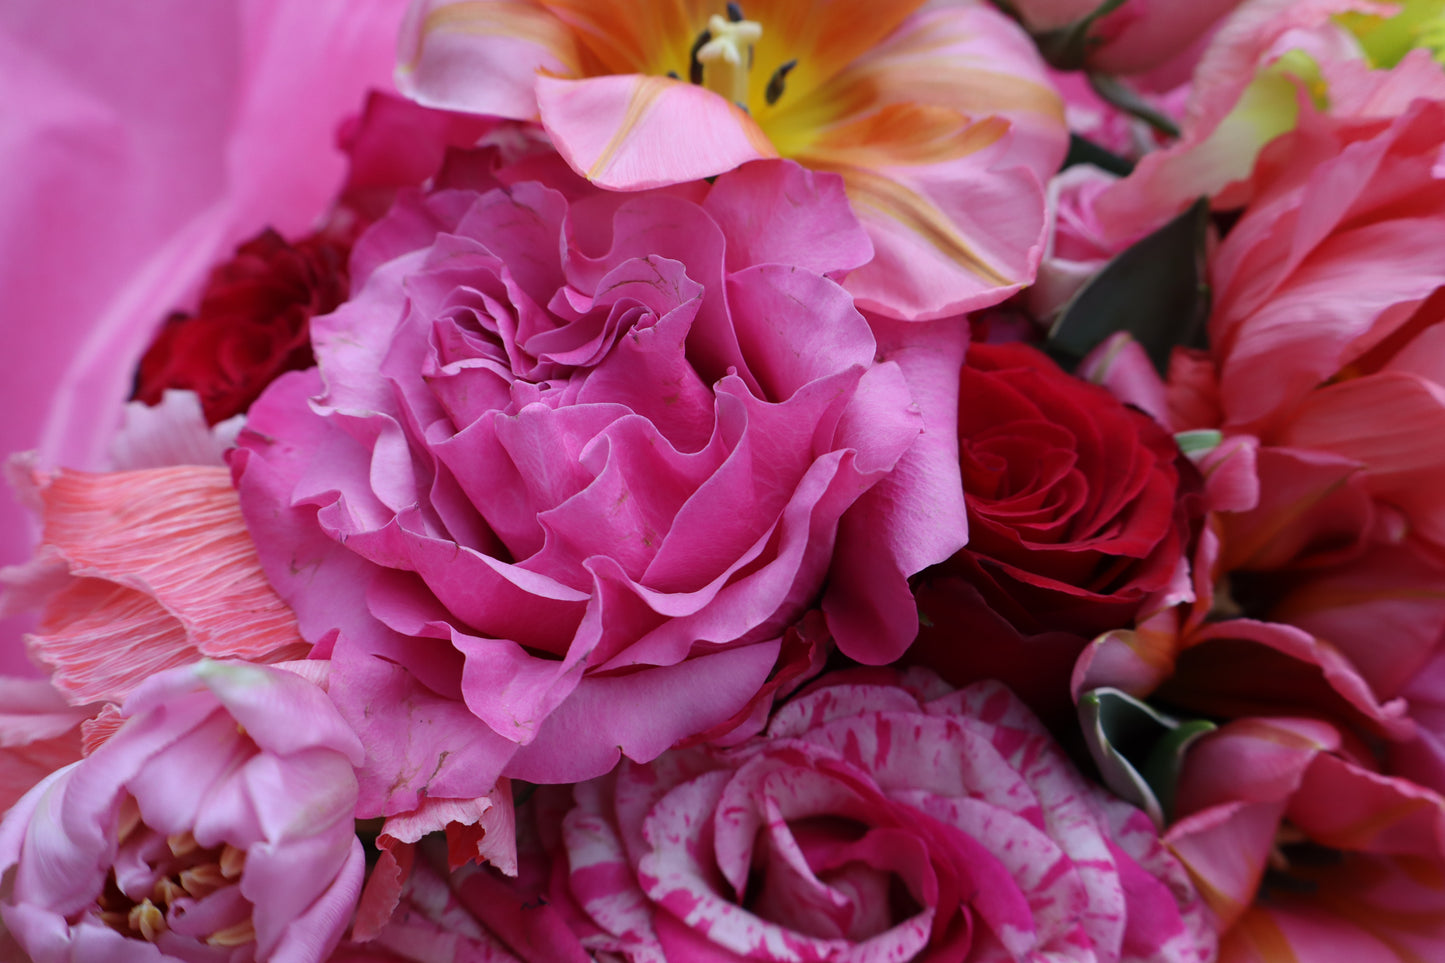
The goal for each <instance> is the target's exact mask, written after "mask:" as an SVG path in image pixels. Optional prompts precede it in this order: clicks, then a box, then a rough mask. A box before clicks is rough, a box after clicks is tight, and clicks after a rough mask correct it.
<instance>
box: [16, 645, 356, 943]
mask: <svg viewBox="0 0 1445 963" xmlns="http://www.w3.org/2000/svg"><path fill="white" fill-rule="evenodd" d="M122 715H123V716H124V717H125V721H124V724H123V725H121V726H120V727H119V728H118V729H117V731H116V732H115V733H114V735H112V736H111V737H110V738H109V740H107V741H106V742H105V743H104V744H103V745H102V746H101V747H100V748H98V749H97V750H95V752H93V753H92V754H91V755H89V756H87V757H86V758H85V759H84V760H82V761H80V762H79V763H77V764H75V765H73V766H69V767H66V768H64V769H61V770H59V771H57V772H55V773H54V774H52V775H51V776H49V777H48V778H47V779H46V780H45V781H44V782H42V783H41V784H40V785H38V786H37V787H35V788H34V789H33V790H31V791H30V792H29V793H28V794H27V795H26V796H25V797H24V798H23V799H22V800H21V801H20V802H19V803H17V804H16V805H15V806H14V808H12V809H11V810H10V811H9V812H8V813H7V814H6V816H5V818H4V821H3V822H0V874H3V875H4V876H5V877H6V880H7V884H6V887H5V890H4V894H3V896H0V920H3V921H4V928H5V930H7V931H8V932H9V934H10V936H11V938H13V939H14V941H15V942H16V943H17V944H19V946H20V947H21V949H22V950H23V951H24V952H25V953H26V954H28V956H29V958H30V959H33V960H34V961H36V963H59V961H62V960H64V961H68V963H90V961H94V963H113V961H141V960H149V961H171V960H174V961H185V963H209V961H211V960H215V959H217V954H218V951H219V952H220V953H223V954H225V955H224V956H222V957H221V958H223V959H229V960H238V961H239V960H247V961H249V960H256V961H268V960H275V961H282V960H285V961H294V963H305V961H321V960H324V959H326V957H327V954H328V953H329V952H330V950H331V948H332V947H333V946H335V945H336V942H337V940H339V939H340V937H341V934H342V930H343V929H344V928H345V926H346V924H347V921H348V919H349V918H350V915H351V911H352V908H353V906H354V905H355V902H356V897H357V893H358V891H359V889H360V886H361V877H362V873H363V870H364V863H365V859H364V856H363V854H362V848H361V843H360V841H359V840H358V839H357V838H356V835H355V831H354V828H353V814H354V811H355V807H356V785H357V784H356V777H355V775H354V774H353V767H354V766H356V765H358V764H359V763H360V762H361V759H362V748H361V744H360V742H359V741H358V740H357V738H356V736H355V735H354V734H353V733H352V732H351V730H350V729H349V728H348V727H347V726H346V724H345V723H344V722H343V721H342V720H341V718H340V717H339V716H338V715H337V713H336V710H335V709H334V708H333V707H332V706H331V703H330V702H329V701H328V699H327V698H326V695H325V694H324V693H323V692H322V691H321V690H320V689H317V688H316V687H314V686H313V685H311V684H310V683H309V682H306V681H304V680H303V679H301V678H299V677H297V676H295V675H292V674H290V673H288V672H284V671H281V670H277V669H271V668H267V667H264V666H255V665H249V664H246V663H239V662H235V663H226V662H202V663H197V664H194V665H190V666H185V667H182V668H179V669H174V670H171V671H169V672H164V673H161V674H159V675H156V676H153V677H152V678H151V679H150V680H149V681H147V682H146V683H145V685H143V686H142V687H141V688H139V689H137V690H136V691H135V693H133V694H132V695H131V697H130V698H129V699H128V700H127V701H126V703H125V707H124V709H123V710H122Z"/></svg>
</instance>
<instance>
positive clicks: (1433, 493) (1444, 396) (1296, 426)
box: [1282, 371, 1445, 546]
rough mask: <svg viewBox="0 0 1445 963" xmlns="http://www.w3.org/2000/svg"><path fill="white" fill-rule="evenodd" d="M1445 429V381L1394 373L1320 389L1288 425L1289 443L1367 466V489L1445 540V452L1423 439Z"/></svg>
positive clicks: (1424, 533)
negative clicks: (1444, 477) (1444, 482)
mask: <svg viewBox="0 0 1445 963" xmlns="http://www.w3.org/2000/svg"><path fill="white" fill-rule="evenodd" d="M1442 431H1445V387H1441V386H1440V385H1437V384H1433V383H1431V382H1429V381H1426V380H1425V379H1423V378H1419V377H1417V376H1414V375H1409V374H1404V373H1400V372H1393V371H1382V372H1380V373H1378V374H1374V375H1369V376H1367V377H1363V378H1356V379H1354V380H1352V381H1344V382H1341V383H1339V384H1335V385H1331V386H1329V387H1328V388H1324V389H1321V390H1320V391H1316V392H1314V393H1313V394H1312V395H1311V396H1310V398H1309V400H1308V401H1307V402H1306V403H1305V405H1304V407H1303V408H1302V409H1301V410H1300V413H1299V414H1298V415H1297V416H1296V417H1295V419H1294V420H1293V421H1292V422H1291V423H1290V424H1289V426H1288V427H1287V428H1286V429H1285V433H1284V437H1283V439H1282V440H1283V441H1284V443H1285V444H1287V445H1291V446H1298V447H1300V448H1307V449H1314V450H1316V451H1320V452H1325V453H1328V454H1331V455H1335V456H1338V457H1340V458H1348V459H1350V460H1352V461H1355V462H1358V463H1359V464H1360V465H1362V466H1363V472H1362V477H1363V480H1364V485H1365V487H1366V488H1367V489H1368V490H1369V491H1370V493H1371V494H1372V495H1374V496H1375V497H1376V498H1379V499H1381V500H1383V501H1385V502H1389V503H1391V504H1393V505H1395V506H1396V507H1397V508H1399V509H1400V510H1401V511H1403V512H1404V513H1405V514H1406V516H1407V517H1408V518H1409V520H1410V523H1411V527H1412V529H1413V530H1414V531H1415V532H1417V533H1418V534H1419V535H1420V537H1421V538H1423V539H1426V540H1427V541H1429V542H1431V543H1433V544H1435V545H1437V546H1441V545H1445V491H1442V490H1441V488H1440V486H1439V478H1440V476H1441V472H1442V471H1445V450H1442V449H1441V448H1440V447H1439V446H1436V445H1422V444H1420V439H1421V438H1422V437H1435V436H1438V435H1439V433H1440V432H1442Z"/></svg>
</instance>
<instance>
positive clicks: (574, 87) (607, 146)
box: [537, 74, 778, 191]
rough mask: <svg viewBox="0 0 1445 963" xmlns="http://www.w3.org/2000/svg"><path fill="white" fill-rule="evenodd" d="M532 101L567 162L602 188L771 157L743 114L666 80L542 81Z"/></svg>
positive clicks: (679, 178) (638, 186)
mask: <svg viewBox="0 0 1445 963" xmlns="http://www.w3.org/2000/svg"><path fill="white" fill-rule="evenodd" d="M537 101H538V104H539V105H540V107H541V114H542V124H543V126H545V127H546V128H547V132H548V133H549V134H551V135H552V139H553V141H554V142H555V143H556V145H557V150H558V151H559V152H560V153H561V154H562V156H563V157H564V158H566V160H567V163H569V164H571V165H572V169H573V170H575V171H577V172H578V173H579V174H581V175H583V176H584V177H586V178H587V179H588V180H591V181H592V182H594V183H596V184H598V185H599V186H601V187H605V188H607V189H609V190H621V191H635V190H643V189H645V188H649V187H662V186H665V185H668V184H679V183H684V182H686V181H693V180H697V179H699V178H702V177H711V176H713V175H714V174H721V173H723V172H724V171H729V170H732V169H733V168H734V167H737V166H738V165H739V164H742V163H745V162H747V161H750V160H757V159H759V158H763V157H776V156H778V153H777V151H776V150H774V149H773V145H772V144H771V143H769V142H768V140H767V138H766V137H765V136H764V135H763V132H762V131H761V130H759V129H758V125H757V124H755V123H753V121H752V118H750V117H749V116H748V115H747V114H746V113H745V112H744V111H742V110H740V109H739V108H738V107H736V106H734V105H733V104H729V103H728V102H727V101H726V100H724V99H723V98H721V97H719V96H718V95H717V94H714V93H713V92H712V91H709V90H704V89H703V88H701V87H696V86H694V85H692V84H689V83H682V82H679V81H675V80H669V79H668V78H666V77H649V76H644V75H641V74H615V75H612V76H607V77H594V78H591V79H588V80H575V81H574V80H558V79H554V78H550V77H543V78H540V79H539V80H538V82H537Z"/></svg>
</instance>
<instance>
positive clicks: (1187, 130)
mask: <svg viewBox="0 0 1445 963" xmlns="http://www.w3.org/2000/svg"><path fill="white" fill-rule="evenodd" d="M1354 9H1368V10H1375V9H1381V8H1380V7H1378V6H1377V5H1375V4H1372V3H1368V2H1360V0H1305V2H1301V0H1254V2H1251V3H1248V4H1246V5H1244V6H1243V7H1242V8H1240V10H1238V11H1237V12H1236V13H1235V14H1234V15H1233V16H1232V17H1230V18H1229V19H1228V20H1227V21H1226V22H1225V23H1224V25H1223V26H1222V27H1221V28H1220V30H1219V32H1218V33H1217V34H1216V35H1215V37H1214V39H1213V40H1212V41H1211V42H1210V45H1209V47H1208V48H1207V50H1206V51H1205V53H1204V56H1203V57H1202V58H1201V59H1200V61H1199V65H1198V68H1197V69H1196V71H1195V74H1194V80H1193V86H1192V90H1191V95H1190V102H1189V106H1188V109H1187V110H1186V113H1185V117H1184V121H1183V123H1182V124H1181V129H1182V136H1181V137H1180V139H1179V141H1178V142H1177V143H1175V144H1174V145H1172V146H1170V147H1168V148H1165V149H1163V150H1159V151H1154V152H1151V153H1150V154H1147V155H1145V157H1144V158H1143V159H1142V160H1141V161H1140V163H1139V165H1138V167H1137V168H1135V170H1134V172H1133V173H1132V174H1131V175H1130V176H1129V177H1127V178H1125V179H1123V180H1122V181H1120V182H1119V184H1118V185H1117V186H1116V187H1114V188H1113V189H1112V190H1110V191H1108V192H1106V193H1105V194H1104V195H1103V196H1102V197H1101V198H1100V199H1099V202H1098V210H1097V214H1098V216H1099V218H1100V219H1101V221H1102V222H1103V223H1104V224H1105V225H1106V226H1107V227H1108V229H1109V231H1110V232H1111V234H1112V236H1114V237H1116V238H1119V239H1128V238H1133V237H1138V236H1140V235H1142V234H1145V233H1147V232H1149V231H1151V230H1153V229H1154V228H1156V227H1158V226H1160V225H1161V224H1163V223H1164V222H1165V221H1167V220H1168V219H1169V218H1171V217H1173V216H1174V215H1175V214H1177V213H1178V212H1180V211H1182V210H1184V209H1185V208H1186V207H1188V206H1189V205H1190V204H1192V203H1194V201H1195V200H1196V199H1198V198H1199V197H1201V196H1208V197H1210V198H1211V199H1212V200H1213V202H1214V204H1215V206H1216V207H1217V208H1235V207H1239V206H1240V205H1242V204H1243V203H1245V202H1246V201H1247V200H1248V198H1249V196H1250V185H1248V184H1247V183H1241V182H1244V181H1246V180H1247V178H1248V177H1249V175H1250V171H1251V169H1252V168H1253V166H1254V163H1255V160H1256V158H1257V157H1258V156H1259V153H1260V151H1261V150H1262V149H1263V148H1264V147H1265V145H1267V144H1269V143H1270V142H1271V141H1272V140H1274V138H1276V137H1278V136H1279V135H1280V134H1283V133H1286V132H1288V131H1290V130H1293V129H1294V128H1295V127H1296V125H1297V124H1298V123H1299V122H1300V120H1301V118H1302V117H1303V116H1304V115H1305V114H1306V113H1309V112H1311V111H1314V110H1321V111H1325V112H1327V113H1329V114H1330V115H1332V116H1337V117H1345V118H1351V117H1352V118H1360V119H1364V118H1380V117H1391V116H1394V115H1396V114H1398V113H1399V112H1401V111H1402V110H1403V109H1404V108H1405V106H1406V105H1407V104H1408V103H1409V102H1410V101H1411V100H1412V99H1414V98H1415V97H1445V73H1442V71H1441V69H1440V67H1439V66H1438V65H1436V64H1434V63H1432V62H1431V61H1430V58H1429V56H1428V55H1426V54H1425V53H1424V52H1423V51H1420V52H1418V53H1417V54H1416V55H1414V56H1411V57H1409V58H1406V60H1405V61H1404V62H1403V63H1401V64H1400V65H1399V66H1398V67H1396V68H1394V69H1393V70H1388V71H1387V70H1371V69H1370V67H1369V64H1368V63H1367V62H1366V61H1365V59H1364V57H1363V54H1362V53H1361V51H1360V49H1359V47H1358V45H1357V44H1356V43H1355V41H1354V40H1353V38H1352V37H1350V36H1349V35H1348V34H1347V33H1346V32H1345V31H1344V30H1343V28H1341V27H1340V26H1339V25H1338V24H1337V23H1336V22H1335V20H1334V19H1333V18H1334V16H1335V15H1336V14H1338V13H1340V12H1341V11H1345V10H1354Z"/></svg>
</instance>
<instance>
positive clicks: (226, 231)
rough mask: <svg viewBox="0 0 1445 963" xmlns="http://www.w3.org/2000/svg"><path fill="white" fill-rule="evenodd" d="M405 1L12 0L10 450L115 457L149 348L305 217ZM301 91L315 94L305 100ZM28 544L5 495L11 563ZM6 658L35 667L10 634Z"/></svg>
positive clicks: (4, 156)
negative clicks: (227, 264)
mask: <svg viewBox="0 0 1445 963" xmlns="http://www.w3.org/2000/svg"><path fill="white" fill-rule="evenodd" d="M401 13H402V9H401V3H400V0H314V2H304V3H273V2H263V0H216V2H208V3H204V4H194V3H190V2H188V0H114V2H112V0H99V2H95V0H89V2H81V3H77V4H74V5H71V6H69V7H67V8H66V9H65V10H63V11H62V10H61V9H60V8H59V7H57V6H55V5H54V4H52V3H50V2H48V0H13V2H7V3H5V4H4V6H3V9H0V100H3V101H4V103H5V109H4V110H3V111H0V144H4V145H5V146H4V148H3V149H0V174H3V176H0V292H3V301H4V304H5V315H6V326H5V329H6V336H7V345H8V348H7V351H6V361H5V363H4V369H3V377H0V392H3V395H0V407H3V410H4V411H5V417H4V418H3V419H0V457H4V455H6V454H8V453H9V452H11V451H15V450H21V449H31V448H37V447H38V448H39V449H40V451H41V456H42V462H43V463H44V464H45V465H47V466H49V465H53V464H65V465H69V466H72V467H77V468H88V469H97V468H102V467H106V465H105V463H104V459H105V454H106V451H107V448H108V447H109V443H110V437H111V435H112V433H113V432H114V430H115V428H116V425H117V422H118V418H119V415H120V411H121V407H122V405H123V403H124V401H125V399H126V397H127V396H128V395H129V393H130V391H131V387H132V385H131V378H132V374H133V372H134V368H135V362H136V360H137V359H138V358H139V357H140V354H141V352H142V351H143V350H144V348H145V345H146V343H147V342H148V341H149V339H150V336H151V333H152V332H153V331H154V329H155V327H156V326H157V325H158V324H159V323H160V321H161V320H162V319H163V318H164V317H165V316H166V314H167V313H168V312H170V311H171V310H173V309H175V308H177V307H182V306H184V305H185V303H186V301H187V299H188V298H189V297H191V296H192V294H193V292H194V290H195V288H196V286H198V285H199V284H200V282H201V281H202V280H203V278H204V276H205V273H206V271H207V269H208V268H209V267H210V266H211V264H213V263H214V262H215V261H216V260H218V259H220V258H221V257H222V256H223V255H224V252H226V251H228V250H230V249H231V248H232V247H233V246H234V245H235V244H236V243H237V242H238V241H240V240H241V239H242V238H244V237H248V236H250V235H253V234H255V233H256V232H257V231H258V230H260V229H261V228H262V227H265V226H266V225H268V224H269V225H272V226H274V227H275V228H277V229H278V230H279V231H281V232H282V233H283V234H292V233H295V232H300V231H304V230H305V229H306V228H307V227H309V226H310V224H311V223H312V221H313V220H315V218H316V217H317V216H318V215H319V214H321V213H322V211H323V210H324V209H325V206H326V204H327V203H328V202H329V200H330V198H331V196H332V195H333V193H334V192H335V189H336V187H337V185H338V184H339V183H340V180H341V177H342V174H343V170H344V158H343V157H342V155H341V153H340V152H339V151H337V150H336V147H335V128H336V124H337V122H338V121H339V120H340V119H341V118H342V117H343V116H345V115H346V114H347V113H348V112H351V111H354V110H355V109H356V108H357V107H358V106H359V104H360V102H361V98H362V92H363V91H364V90H365V89H366V88H367V87H368V86H384V85H388V81H387V74H388V71H389V70H390V68H391V65H392V62H393V58H394V44H395V36H396V28H397V23H398V21H399V20H400V18H401ZM298 90H304V91H305V92H306V93H305V96H297V91H298ZM29 550H30V530H29V529H28V526H27V524H26V521H25V519H24V516H23V513H22V512H21V511H20V510H19V508H18V506H16V505H15V504H14V503H13V502H11V501H10V500H9V499H8V498H3V497H0V564H13V563H16V562H20V561H21V560H23V559H24V558H25V556H26V555H27V554H28V552H29ZM0 631H3V632H4V637H0V670H9V671H14V669H15V668H16V667H17V666H19V665H20V664H22V663H23V661H24V660H23V657H22V656H21V653H20V649H19V646H18V631H17V630H16V629H15V628H14V627H13V624H12V625H11V626H7V627H6V628H5V629H3V630H0Z"/></svg>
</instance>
